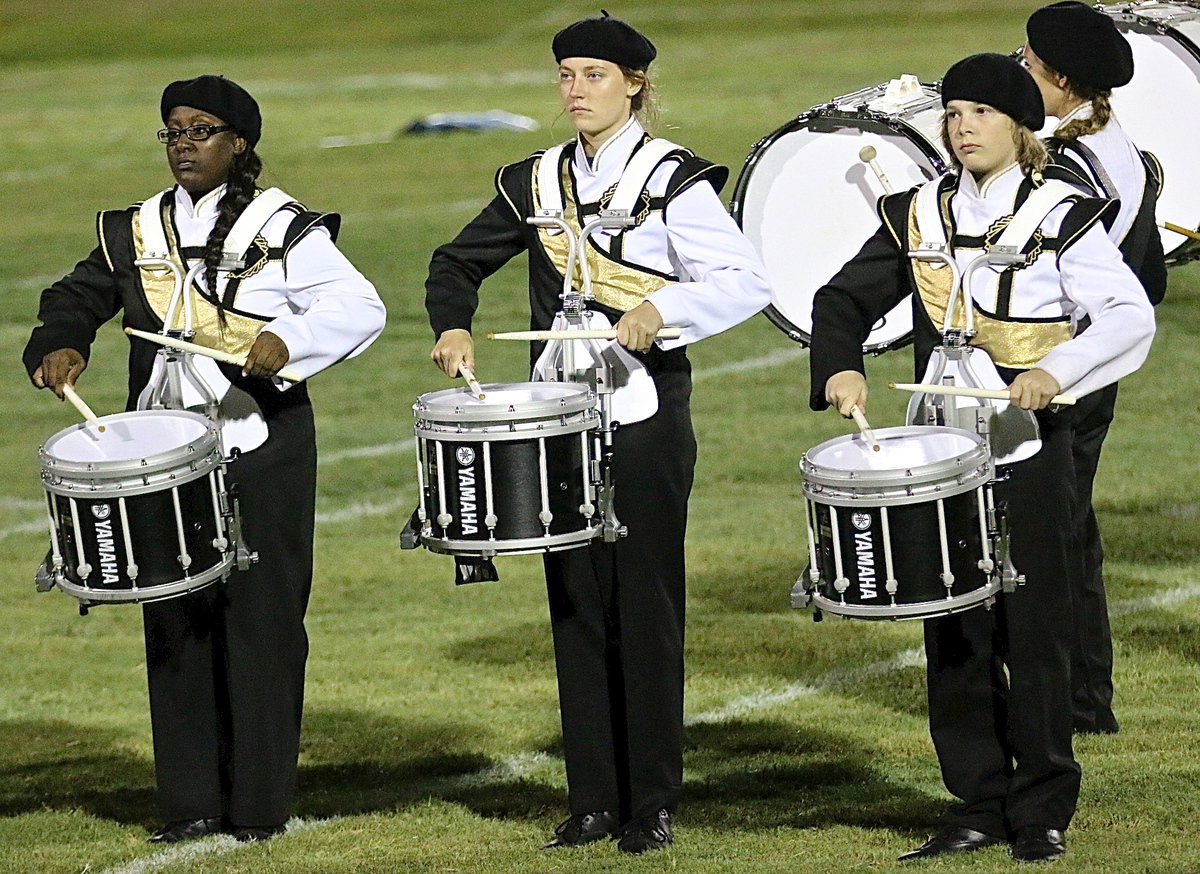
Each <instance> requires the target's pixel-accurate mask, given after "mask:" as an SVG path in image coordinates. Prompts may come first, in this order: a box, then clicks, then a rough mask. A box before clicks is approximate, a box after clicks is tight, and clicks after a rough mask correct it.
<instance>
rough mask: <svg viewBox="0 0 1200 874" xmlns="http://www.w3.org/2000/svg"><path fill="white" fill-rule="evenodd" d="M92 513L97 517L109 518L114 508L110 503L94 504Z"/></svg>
mask: <svg viewBox="0 0 1200 874" xmlns="http://www.w3.org/2000/svg"><path fill="white" fill-rule="evenodd" d="M92 515H93V516H95V517H96V518H97V519H107V518H108V517H109V516H110V515H112V508H111V507H110V506H108V504H92Z"/></svg>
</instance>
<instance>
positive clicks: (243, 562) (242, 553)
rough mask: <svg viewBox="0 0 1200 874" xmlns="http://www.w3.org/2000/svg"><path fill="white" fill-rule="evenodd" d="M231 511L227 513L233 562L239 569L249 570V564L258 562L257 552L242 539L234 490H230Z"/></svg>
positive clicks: (238, 509)
mask: <svg viewBox="0 0 1200 874" xmlns="http://www.w3.org/2000/svg"><path fill="white" fill-rule="evenodd" d="M230 499H231V503H232V504H233V512H231V513H230V514H229V539H230V540H232V541H233V554H234V562H235V564H236V565H237V569H238V570H240V571H248V570H250V565H252V564H256V563H257V562H258V553H257V552H251V551H250V547H248V546H247V545H246V543H245V541H243V540H242V512H241V508H240V507H239V506H238V499H237V496H236V494H235V491H234V490H230Z"/></svg>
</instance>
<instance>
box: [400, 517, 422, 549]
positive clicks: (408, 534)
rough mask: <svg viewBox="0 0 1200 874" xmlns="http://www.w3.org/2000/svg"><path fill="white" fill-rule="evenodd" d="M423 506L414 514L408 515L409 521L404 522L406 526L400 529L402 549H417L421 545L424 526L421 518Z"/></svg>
mask: <svg viewBox="0 0 1200 874" xmlns="http://www.w3.org/2000/svg"><path fill="white" fill-rule="evenodd" d="M420 511H421V508H419V507H418V508H417V510H415V511H413V514H412V515H411V516H409V517H408V521H407V522H405V523H404V528H402V529H401V531H400V548H401V549H416V548H417V547H418V546H420V545H421V529H422V528H423V527H424V525H423V524H422V520H421V519H420V518H419V515H418V514H419V513H420Z"/></svg>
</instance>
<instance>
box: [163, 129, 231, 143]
mask: <svg viewBox="0 0 1200 874" xmlns="http://www.w3.org/2000/svg"><path fill="white" fill-rule="evenodd" d="M227 130H233V125H229V124H222V125H215V124H194V125H192V126H191V127H189V128H184V129H183V130H179V129H177V128H173V127H164V128H163V129H162V130H160V131H159V132H158V141H159V142H160V143H164V144H165V145H168V146H173V145H175V144H176V143H177V142H179V138H180V137H181V136H183V135H184V134H187V138H188V139H189V140H195V141H196V142H202V141H204V140H207V139H208V138H209V137H211V136H212V135H213V134H223V133H225V131H227Z"/></svg>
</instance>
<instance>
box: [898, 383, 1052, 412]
mask: <svg viewBox="0 0 1200 874" xmlns="http://www.w3.org/2000/svg"><path fill="white" fill-rule="evenodd" d="M888 388H895V389H899V390H900V391H919V392H925V394H931V395H958V396H959V397H964V398H988V399H990V400H995V401H1007V400H1008V399H1009V394H1008V392H1006V391H1002V390H1001V389H997V388H971V387H970V386H965V385H925V384H923V383H919V382H889V383H888ZM1050 403H1052V404H1058V405H1059V406H1064V407H1069V406H1071V405H1072V404H1074V403H1075V398H1074V397H1072V396H1071V395H1055V396H1054V397H1052V398H1050Z"/></svg>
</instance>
